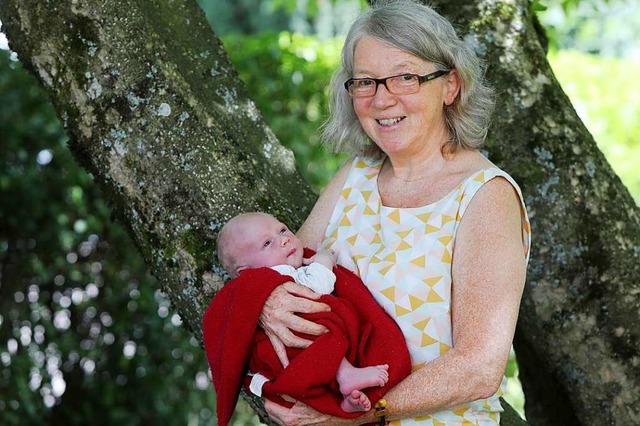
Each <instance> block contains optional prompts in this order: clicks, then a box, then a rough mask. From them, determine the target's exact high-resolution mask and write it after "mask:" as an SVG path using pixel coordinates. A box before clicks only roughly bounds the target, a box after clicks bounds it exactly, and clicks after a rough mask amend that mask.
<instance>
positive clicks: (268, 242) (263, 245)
mask: <svg viewBox="0 0 640 426" xmlns="http://www.w3.org/2000/svg"><path fill="white" fill-rule="evenodd" d="M270 245H271V240H267V241H265V242H264V243H262V248H267V247H269V246H270Z"/></svg>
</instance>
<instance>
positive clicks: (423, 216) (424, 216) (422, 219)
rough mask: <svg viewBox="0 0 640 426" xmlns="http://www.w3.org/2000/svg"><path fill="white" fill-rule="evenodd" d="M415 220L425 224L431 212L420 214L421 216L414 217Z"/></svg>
mask: <svg viewBox="0 0 640 426" xmlns="http://www.w3.org/2000/svg"><path fill="white" fill-rule="evenodd" d="M416 218H417V219H418V220H420V221H422V222H423V223H427V222H429V219H431V212H429V213H422V214H419V215H416Z"/></svg>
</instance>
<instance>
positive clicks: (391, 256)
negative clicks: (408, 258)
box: [383, 251, 396, 263]
mask: <svg viewBox="0 0 640 426" xmlns="http://www.w3.org/2000/svg"><path fill="white" fill-rule="evenodd" d="M383 260H384V261H385V262H393V263H396V252H395V251H394V252H393V253H390V254H388V255H387V256H386V257H385V258H384V259H383Z"/></svg>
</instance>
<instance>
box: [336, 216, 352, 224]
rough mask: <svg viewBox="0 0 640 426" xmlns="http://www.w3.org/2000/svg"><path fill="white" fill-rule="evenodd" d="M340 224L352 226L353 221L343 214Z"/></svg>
mask: <svg viewBox="0 0 640 426" xmlns="http://www.w3.org/2000/svg"><path fill="white" fill-rule="evenodd" d="M338 226H351V221H350V220H349V218H348V217H347V216H342V220H341V221H340V224H339V225H338Z"/></svg>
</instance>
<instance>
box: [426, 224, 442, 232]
mask: <svg viewBox="0 0 640 426" xmlns="http://www.w3.org/2000/svg"><path fill="white" fill-rule="evenodd" d="M439 230H440V228H438V227H437V226H433V225H429V224H427V225H426V226H425V227H424V233H425V234H431V233H432V232H438V231H439Z"/></svg>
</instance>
